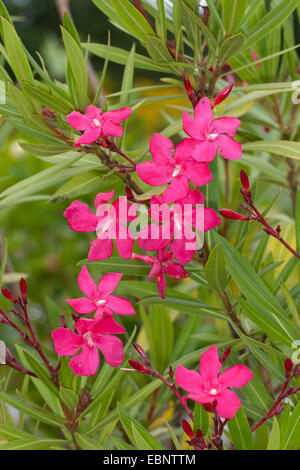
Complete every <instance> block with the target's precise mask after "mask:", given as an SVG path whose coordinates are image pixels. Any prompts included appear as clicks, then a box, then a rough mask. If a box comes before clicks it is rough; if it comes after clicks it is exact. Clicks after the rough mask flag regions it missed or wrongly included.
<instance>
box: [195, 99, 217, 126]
mask: <svg viewBox="0 0 300 470" xmlns="http://www.w3.org/2000/svg"><path fill="white" fill-rule="evenodd" d="M195 119H197V121H198V122H199V123H201V125H202V128H203V130H205V129H207V128H208V127H210V126H211V123H212V120H213V112H212V110H211V105H210V101H209V98H207V97H206V98H202V99H201V100H200V101H199V103H198V104H197V106H196V107H195Z"/></svg>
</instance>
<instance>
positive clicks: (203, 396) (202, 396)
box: [186, 392, 214, 405]
mask: <svg viewBox="0 0 300 470" xmlns="http://www.w3.org/2000/svg"><path fill="white" fill-rule="evenodd" d="M186 398H188V399H189V400H193V401H196V402H197V403H200V405H204V404H205V403H212V402H213V401H214V399H213V397H212V396H211V395H208V394H207V393H205V392H203V393H189V394H188V396H187V397H186Z"/></svg>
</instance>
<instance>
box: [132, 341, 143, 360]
mask: <svg viewBox="0 0 300 470" xmlns="http://www.w3.org/2000/svg"><path fill="white" fill-rule="evenodd" d="M132 344H133V347H134V349H135V350H136V352H137V353H138V354H139V355H140V356H141V357H143V358H144V357H146V353H145V351H144V350H143V348H142V347H141V346H140V345H139V344H137V343H132Z"/></svg>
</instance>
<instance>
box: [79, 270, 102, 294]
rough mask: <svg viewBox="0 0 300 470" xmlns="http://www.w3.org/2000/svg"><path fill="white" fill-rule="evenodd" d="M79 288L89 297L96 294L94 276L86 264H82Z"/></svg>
mask: <svg viewBox="0 0 300 470" xmlns="http://www.w3.org/2000/svg"><path fill="white" fill-rule="evenodd" d="M77 281H78V285H79V288H80V290H81V292H83V293H84V295H86V296H87V297H89V298H93V297H94V296H95V294H96V290H97V288H96V284H95V283H94V281H93V279H92V276H91V275H90V273H89V272H88V270H87V267H86V266H82V269H81V271H80V273H79V276H78V278H77Z"/></svg>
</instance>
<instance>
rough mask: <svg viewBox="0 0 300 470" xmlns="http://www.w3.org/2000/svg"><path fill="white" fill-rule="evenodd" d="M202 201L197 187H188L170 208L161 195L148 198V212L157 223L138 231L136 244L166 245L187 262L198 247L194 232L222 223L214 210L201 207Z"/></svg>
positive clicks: (145, 246)
mask: <svg viewBox="0 0 300 470" xmlns="http://www.w3.org/2000/svg"><path fill="white" fill-rule="evenodd" d="M204 201H205V197H204V195H203V194H202V193H201V192H200V190H199V189H195V190H190V191H189V193H188V194H187V196H186V197H184V198H183V199H180V200H179V201H176V203H175V204H174V205H173V206H171V207H170V206H168V205H167V204H166V202H165V197H164V195H163V196H154V197H153V198H152V199H151V201H150V215H151V218H152V220H153V221H154V222H156V224H150V225H148V226H147V227H144V228H143V229H142V230H141V232H140V234H139V238H138V244H139V246H140V247H141V248H142V249H143V250H145V251H152V250H158V249H160V248H165V247H166V246H167V245H169V246H170V248H171V250H172V252H173V253H174V255H175V257H176V258H177V260H178V261H179V262H180V263H181V264H183V265H184V264H187V263H189V262H190V261H191V260H192V259H193V257H194V254H195V251H196V250H197V238H196V231H198V232H201V233H204V232H207V231H208V230H211V229H213V228H215V227H216V226H217V225H219V224H221V223H222V221H221V219H220V218H219V217H218V215H217V214H216V212H215V211H214V210H213V209H210V208H208V207H204V206H203V204H204ZM159 224H162V225H159Z"/></svg>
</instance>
